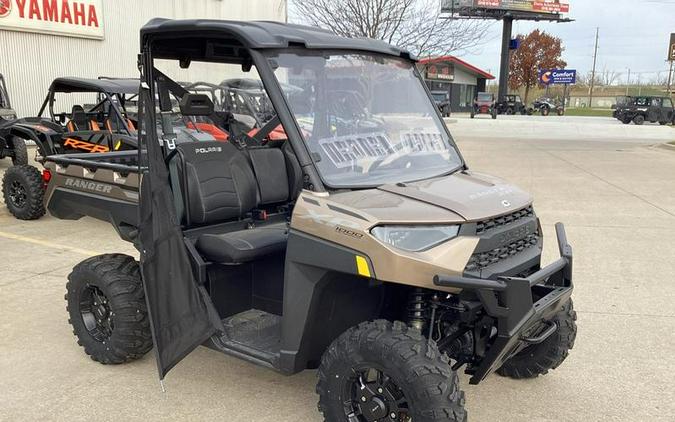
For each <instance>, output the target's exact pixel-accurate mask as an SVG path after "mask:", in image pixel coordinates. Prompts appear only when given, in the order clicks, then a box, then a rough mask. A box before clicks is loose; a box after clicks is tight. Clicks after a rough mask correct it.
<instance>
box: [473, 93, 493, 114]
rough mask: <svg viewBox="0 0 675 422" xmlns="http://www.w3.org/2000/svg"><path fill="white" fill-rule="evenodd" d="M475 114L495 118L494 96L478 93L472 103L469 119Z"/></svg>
mask: <svg viewBox="0 0 675 422" xmlns="http://www.w3.org/2000/svg"><path fill="white" fill-rule="evenodd" d="M477 114H489V115H490V116H492V118H493V119H496V118H497V107H496V104H495V95H494V94H491V93H489V92H479V93H478V95H476V99H475V100H474V101H473V107H472V108H471V118H472V119H473V118H474V117H475V116H476V115H477Z"/></svg>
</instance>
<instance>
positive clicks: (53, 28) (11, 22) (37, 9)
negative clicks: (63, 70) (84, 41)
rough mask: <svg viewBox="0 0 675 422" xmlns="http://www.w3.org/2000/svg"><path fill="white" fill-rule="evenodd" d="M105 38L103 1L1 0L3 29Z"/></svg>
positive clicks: (0, 27) (0, 23)
mask: <svg viewBox="0 0 675 422" xmlns="http://www.w3.org/2000/svg"><path fill="white" fill-rule="evenodd" d="M2 29H5V30H9V31H22V32H37V33H41V34H54V35H63V36H67V37H80V38H94V39H103V38H104V36H105V33H104V28H103V0H0V30H2Z"/></svg>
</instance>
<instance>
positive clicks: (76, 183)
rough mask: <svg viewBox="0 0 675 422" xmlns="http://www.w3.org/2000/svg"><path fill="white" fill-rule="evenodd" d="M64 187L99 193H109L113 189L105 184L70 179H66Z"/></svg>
mask: <svg viewBox="0 0 675 422" xmlns="http://www.w3.org/2000/svg"><path fill="white" fill-rule="evenodd" d="M64 186H68V187H71V188H78V189H84V190H89V191H92V192H101V193H110V192H111V191H112V188H113V187H112V186H110V185H106V184H105V183H98V182H92V181H89V180H82V179H73V178H71V177H69V178H67V179H66V182H65V183H64Z"/></svg>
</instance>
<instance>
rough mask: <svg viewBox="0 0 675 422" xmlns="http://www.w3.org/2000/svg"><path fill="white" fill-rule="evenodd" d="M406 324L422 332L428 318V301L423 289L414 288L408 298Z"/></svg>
mask: <svg viewBox="0 0 675 422" xmlns="http://www.w3.org/2000/svg"><path fill="white" fill-rule="evenodd" d="M407 312H408V325H409V326H411V327H413V328H416V329H418V330H420V331H422V332H423V330H424V328H425V327H426V325H427V322H428V319H429V301H428V300H427V294H426V293H425V292H424V290H423V289H420V288H415V289H414V290H413V291H412V292H411V293H410V297H409V298H408V306H407Z"/></svg>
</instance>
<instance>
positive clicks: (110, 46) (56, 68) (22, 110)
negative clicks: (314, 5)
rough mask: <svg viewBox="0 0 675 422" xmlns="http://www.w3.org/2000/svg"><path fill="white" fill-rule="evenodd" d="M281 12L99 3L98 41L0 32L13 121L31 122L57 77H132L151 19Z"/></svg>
mask: <svg viewBox="0 0 675 422" xmlns="http://www.w3.org/2000/svg"><path fill="white" fill-rule="evenodd" d="M286 7H287V0H104V1H103V19H104V22H105V23H104V24H105V40H103V41H100V40H88V39H83V38H70V37H60V36H55V35H44V34H33V33H25V32H13V31H5V30H0V73H2V74H4V75H5V79H6V82H7V85H8V87H7V88H8V90H9V95H10V99H11V101H12V106H13V107H14V108H15V109H16V111H17V113H18V114H19V116H21V117H24V116H32V115H35V113H37V112H38V110H39V108H40V106H41V105H42V101H43V100H44V97H45V95H46V92H47V88H48V86H49V84H50V83H51V81H52V80H53V79H54V78H56V77H58V76H80V77H87V78H95V77H98V76H117V77H137V76H138V70H137V69H136V55H137V54H138V51H139V30H140V28H141V26H143V25H144V24H145V23H146V22H147V21H149V20H150V19H152V18H154V17H165V18H210V19H228V20H277V21H285V20H286ZM226 76H227V75H224V77H223V78H222V79H225V77H226Z"/></svg>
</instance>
